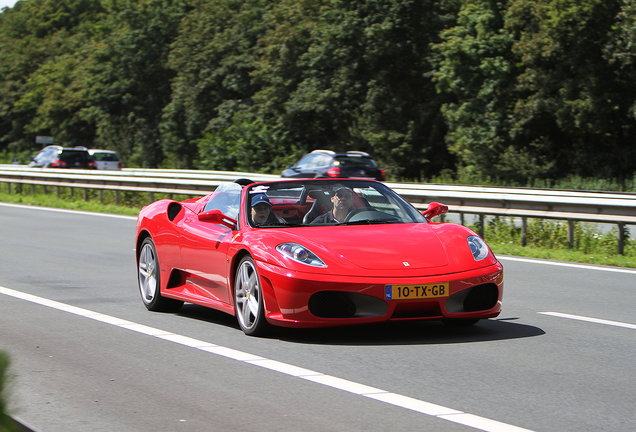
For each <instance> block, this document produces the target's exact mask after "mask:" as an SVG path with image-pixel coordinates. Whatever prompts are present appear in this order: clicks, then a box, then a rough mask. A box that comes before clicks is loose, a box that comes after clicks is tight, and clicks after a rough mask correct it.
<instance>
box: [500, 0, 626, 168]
mask: <svg viewBox="0 0 636 432" xmlns="http://www.w3.org/2000/svg"><path fill="white" fill-rule="evenodd" d="M622 5H623V2H622V1H621V0H581V1H573V0H541V1H529V0H517V1H515V2H513V3H512V4H511V6H510V8H509V11H508V17H507V20H506V29H507V31H508V33H510V34H512V35H514V37H515V43H514V46H513V48H512V50H513V52H514V53H515V54H516V56H517V57H518V58H519V59H520V61H521V62H522V64H523V71H522V73H521V74H519V76H518V77H517V91H518V95H519V97H518V98H517V100H516V102H515V107H514V113H513V117H514V125H513V126H512V132H513V136H514V139H515V140H516V141H517V142H525V143H527V145H535V146H537V147H539V148H543V150H542V153H543V154H544V155H545V157H546V158H548V159H549V160H552V161H554V169H553V170H551V171H550V174H551V175H552V176H554V177H560V176H563V175H572V174H576V175H580V176H594V177H607V178H609V177H613V176H617V177H625V176H631V175H632V173H633V172H634V170H635V168H636V163H635V162H634V161H635V160H636V146H634V144H633V135H634V132H635V131H634V126H636V124H635V123H634V116H633V112H632V111H631V107H632V106H633V103H634V96H635V94H634V90H635V87H634V81H633V80H632V81H631V82H630V81H629V80H626V79H625V78H627V76H626V75H625V73H624V71H621V62H616V61H608V58H609V59H610V60H615V57H613V52H612V51H611V49H610V48H608V47H609V46H611V44H612V42H616V41H617V37H620V36H619V35H620V32H621V30H617V29H616V26H617V19H619V17H618V14H619V12H621V6H622ZM631 7H632V8H633V5H632V6H631ZM629 10H630V8H629V5H625V7H624V8H623V14H625V13H629ZM618 22H619V23H620V19H619V21H618ZM622 22H623V24H625V23H626V21H625V20H623V21H622ZM623 29H625V27H623ZM604 48H605V50H604ZM617 54H618V53H617ZM619 57H620V56H619Z"/></svg>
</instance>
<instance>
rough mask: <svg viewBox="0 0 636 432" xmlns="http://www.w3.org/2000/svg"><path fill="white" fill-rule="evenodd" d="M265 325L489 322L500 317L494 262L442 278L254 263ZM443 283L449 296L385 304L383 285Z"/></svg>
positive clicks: (499, 278) (499, 275)
mask: <svg viewBox="0 0 636 432" xmlns="http://www.w3.org/2000/svg"><path fill="white" fill-rule="evenodd" d="M257 266H258V269H259V273H260V276H261V286H262V288H263V296H264V300H265V315H266V317H267V320H268V321H269V322H270V323H272V324H274V325H278V326H284V327H327V326H342V325H353V324H366V323H373V322H381V321H389V320H427V319H428V320H440V319H476V318H478V319H482V318H493V317H496V316H498V315H499V313H500V312H501V299H502V295H503V267H502V265H501V264H500V263H498V262H497V263H495V264H493V265H490V266H487V267H483V268H479V269H476V270H470V271H464V272H456V273H452V274H446V275H436V276H420V277H406V278H396V277H387V278H378V277H364V276H359V277H358V276H333V275H320V274H313V273H302V272H296V271H291V270H289V269H286V268H282V267H278V266H274V265H271V264H267V263H263V262H258V263H257ZM439 282H449V296H448V297H439V298H430V299H416V300H386V299H385V295H384V294H385V286H386V285H391V284H394V285H398V284H405V285H406V284H433V283H439Z"/></svg>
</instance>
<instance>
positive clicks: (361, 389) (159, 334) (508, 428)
mask: <svg viewBox="0 0 636 432" xmlns="http://www.w3.org/2000/svg"><path fill="white" fill-rule="evenodd" d="M0 294H4V295H7V296H11V297H15V298H18V299H21V300H26V301H28V302H31V303H36V304H39V305H42V306H46V307H50V308H53V309H57V310H61V311H64V312H69V313H72V314H75V315H79V316H82V317H85V318H90V319H93V320H96V321H100V322H103V323H106V324H110V325H113V326H116V327H120V328H123V329H126V330H132V331H134V332H138V333H142V334H145V335H148V336H153V337H156V338H159V339H163V340H166V341H170V342H173V343H176V344H180V345H183V346H187V347H191V348H196V349H198V350H201V351H206V352H209V353H212V354H216V355H220V356H223V357H227V358H231V359H234V360H237V361H240V362H243V363H247V364H251V365H254V366H259V367H262V368H265V369H269V370H272V371H275V372H280V373H283V374H286V375H290V376H293V377H297V378H301V379H304V380H307V381H311V382H315V383H317V384H322V385H324V386H327V387H331V388H334V389H337V390H342V391H346V392H349V393H353V394H357V395H360V396H364V397H367V398H369V399H374V400H376V401H379V402H384V403H387V404H390V405H394V406H397V407H400V408H404V409H408V410H411V411H416V412H419V413H422V414H426V415H428V416H431V417H436V418H439V419H442V420H448V421H450V422H453V423H458V424H462V425H465V426H469V427H472V428H475V429H480V430H483V431H486V432H533V431H531V430H530V429H524V428H520V427H517V426H512V425H509V424H506V423H501V422H498V421H496V420H490V419H487V418H484V417H480V416H476V415H472V414H467V413H464V412H462V411H457V410H454V409H452V408H446V407H443V406H440V405H435V404H432V403H429V402H425V401H421V400H419V399H414V398H411V397H408V396H403V395H399V394H397V393H391V392H388V391H385V390H382V389H378V388H375V387H370V386H367V385H364V384H360V383H356V382H353V381H349V380H346V379H342V378H338V377H334V376H330V375H325V374H323V373H320V372H315V371H312V370H309V369H305V368H301V367H298V366H294V365H290V364H287V363H283V362H279V361H277V360H270V359H267V358H264V357H260V356H257V355H253V354H249V353H245V352H242V351H238V350H235V349H232V348H227V347H224V346H220V345H216V344H213V343H210V342H205V341H201V340H198V339H193V338H191V337H187V336H182V335H178V334H175V333H172V332H168V331H165V330H160V329H156V328H153V327H148V326H146V325H143V324H137V323H134V322H132V321H127V320H124V319H121V318H116V317H113V316H110V315H105V314H102V313H99V312H93V311H91V310H88V309H83V308H79V307H76V306H70V305H67V304H64V303H60V302H57V301H55V300H49V299H46V298H43V297H38V296H35V295H32V294H27V293H23V292H21V291H16V290H13V289H10V288H5V287H2V286H0Z"/></svg>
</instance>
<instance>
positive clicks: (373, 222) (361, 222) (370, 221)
mask: <svg viewBox="0 0 636 432" xmlns="http://www.w3.org/2000/svg"><path fill="white" fill-rule="evenodd" d="M396 222H399V221H398V220H392V219H361V220H357V221H349V222H343V223H341V224H338V225H376V224H378V225H379V224H390V223H396Z"/></svg>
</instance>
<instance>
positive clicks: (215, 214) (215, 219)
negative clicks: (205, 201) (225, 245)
mask: <svg viewBox="0 0 636 432" xmlns="http://www.w3.org/2000/svg"><path fill="white" fill-rule="evenodd" d="M199 220H200V221H201V222H212V223H215V224H219V225H223V226H226V227H228V228H230V229H236V219H232V218H231V217H227V216H225V215H224V214H223V213H221V210H208V211H204V212H201V213H199Z"/></svg>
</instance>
